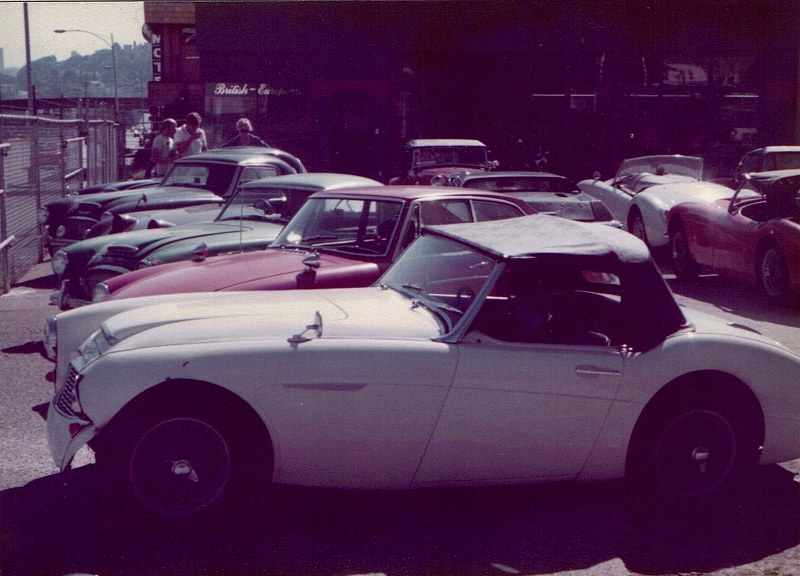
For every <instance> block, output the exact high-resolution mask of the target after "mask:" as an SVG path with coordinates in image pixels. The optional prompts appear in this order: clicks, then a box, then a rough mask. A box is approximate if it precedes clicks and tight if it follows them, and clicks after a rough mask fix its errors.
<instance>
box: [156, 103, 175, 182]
mask: <svg viewBox="0 0 800 576" xmlns="http://www.w3.org/2000/svg"><path fill="white" fill-rule="evenodd" d="M177 128H178V123H177V122H176V121H175V120H174V119H172V118H167V119H166V120H164V121H163V122H162V123H161V133H160V134H159V135H158V136H156V137H155V138H153V148H152V150H151V151H150V162H152V166H153V169H152V172H151V174H152V176H155V177H158V178H161V177H162V176H164V174H166V173H167V171H168V170H169V167H170V166H172V151H173V141H172V137H173V136H175V130H177Z"/></svg>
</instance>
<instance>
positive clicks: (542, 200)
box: [508, 192, 596, 222]
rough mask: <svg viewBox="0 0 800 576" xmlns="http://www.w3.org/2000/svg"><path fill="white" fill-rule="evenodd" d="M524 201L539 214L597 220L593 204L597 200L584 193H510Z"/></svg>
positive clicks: (587, 220) (580, 219)
mask: <svg viewBox="0 0 800 576" xmlns="http://www.w3.org/2000/svg"><path fill="white" fill-rule="evenodd" d="M508 194H509V196H515V197H517V198H519V199H521V200H524V201H525V202H526V203H527V204H528V206H530V207H531V208H533V209H534V210H536V211H537V212H539V213H544V214H553V215H554V216H561V217H562V218H568V219H570V220H578V221H583V222H592V221H594V220H595V214H594V209H593V208H592V202H593V201H595V202H596V200H595V199H594V198H592V197H591V196H589V195H588V194H585V193H583V192H581V193H578V194H567V193H563V192H509V193H508Z"/></svg>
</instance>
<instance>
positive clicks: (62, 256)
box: [50, 250, 69, 276]
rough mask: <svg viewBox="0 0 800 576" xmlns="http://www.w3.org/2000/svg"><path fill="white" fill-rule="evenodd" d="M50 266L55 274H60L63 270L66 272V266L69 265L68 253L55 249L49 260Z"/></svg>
mask: <svg viewBox="0 0 800 576" xmlns="http://www.w3.org/2000/svg"><path fill="white" fill-rule="evenodd" d="M50 266H51V267H52V268H53V272H55V273H56V276H62V275H63V274H64V272H66V270H67V266H69V254H67V253H66V252H64V251H63V250H59V251H57V252H56V253H55V254H54V255H53V259H52V260H51V261H50Z"/></svg>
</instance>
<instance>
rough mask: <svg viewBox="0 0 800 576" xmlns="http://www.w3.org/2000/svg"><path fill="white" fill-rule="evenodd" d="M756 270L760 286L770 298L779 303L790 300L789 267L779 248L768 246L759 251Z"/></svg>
mask: <svg viewBox="0 0 800 576" xmlns="http://www.w3.org/2000/svg"><path fill="white" fill-rule="evenodd" d="M757 272H758V280H759V283H760V284H761V288H762V290H764V293H765V294H766V295H767V296H768V297H769V298H770V299H772V300H774V301H775V302H778V303H781V304H786V303H788V302H789V301H790V300H791V297H792V290H791V284H790V282H789V268H788V266H787V264H786V257H785V256H784V255H783V251H782V250H781V249H780V248H778V247H777V246H769V247H767V248H766V249H765V250H764V251H763V252H761V257H760V258H759V260H758V269H757Z"/></svg>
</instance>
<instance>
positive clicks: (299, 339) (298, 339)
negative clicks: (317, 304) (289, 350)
mask: <svg viewBox="0 0 800 576" xmlns="http://www.w3.org/2000/svg"><path fill="white" fill-rule="evenodd" d="M309 330H313V331H314V332H316V333H317V335H316V338H322V314H320V313H319V310H317V311H316V312H314V323H313V324H308V325H307V326H306V329H305V330H303V331H302V332H300V333H299V334H295V335H294V336H292V337H291V338H288V339H287V340H286V341H287V342H289V343H290V344H302V343H303V342H308V341H309V340H311V337H310V336H306V332H308V331H309Z"/></svg>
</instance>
